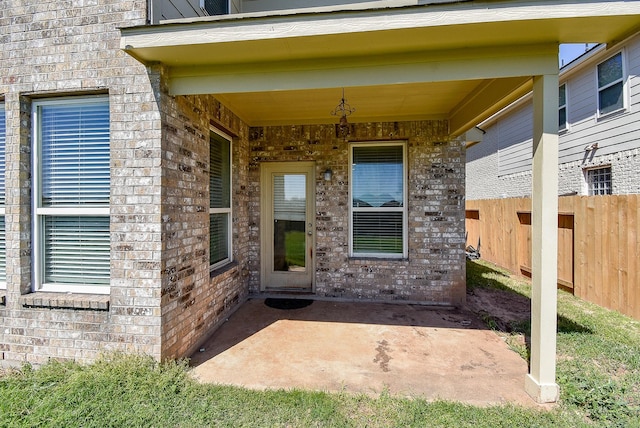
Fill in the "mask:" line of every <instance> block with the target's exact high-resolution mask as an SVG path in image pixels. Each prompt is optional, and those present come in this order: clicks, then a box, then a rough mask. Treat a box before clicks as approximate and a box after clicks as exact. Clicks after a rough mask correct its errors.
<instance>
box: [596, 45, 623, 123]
mask: <svg viewBox="0 0 640 428" xmlns="http://www.w3.org/2000/svg"><path fill="white" fill-rule="evenodd" d="M622 108H624V74H623V66H622V52H619V53H618V54H616V55H614V56H612V57H611V58H609V59H608V60H606V61H604V62H601V63H600V64H598V111H599V113H600V114H601V115H604V114H607V113H612V112H614V111H617V110H620V109H622Z"/></svg>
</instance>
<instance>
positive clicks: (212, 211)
mask: <svg viewBox="0 0 640 428" xmlns="http://www.w3.org/2000/svg"><path fill="white" fill-rule="evenodd" d="M211 132H213V133H215V134H217V135H218V136H220V137H222V138H224V139H225V140H227V141H228V142H229V208H211V207H209V215H211V214H228V215H227V243H228V244H227V245H228V248H229V257H227V258H226V259H223V260H220V261H219V262H217V263H214V264H212V265H210V266H209V272H211V271H214V270H216V269H219V268H221V267H223V266H225V265H227V264H229V263H231V262H232V261H233V239H232V238H233V230H232V225H233V222H232V218H233V137H231V136H230V135H228V134H227V133H225V132H222V131H221V130H219V129H217V128H211ZM209 242H211V237H209ZM209 251H211V248H209Z"/></svg>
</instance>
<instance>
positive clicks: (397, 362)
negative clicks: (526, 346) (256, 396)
mask: <svg viewBox="0 0 640 428" xmlns="http://www.w3.org/2000/svg"><path fill="white" fill-rule="evenodd" d="M191 364H192V365H193V366H194V367H193V373H194V375H195V376H196V377H197V378H198V379H199V380H200V381H202V382H212V383H219V384H229V385H237V386H243V387H248V388H256V389H292V388H297V389H312V390H321V391H346V392H355V393H365V394H370V395H378V394H380V393H382V392H385V391H386V392H389V393H390V394H393V395H405V396H413V397H421V398H426V399H445V400H453V401H461V402H466V403H469V404H475V405H491V404H504V403H514V404H521V405H527V406H535V403H534V401H533V400H531V399H530V398H529V396H528V395H527V394H526V393H525V392H524V379H525V374H526V373H527V363H526V362H525V361H524V360H522V359H521V358H520V357H519V356H518V355H517V354H516V353H515V352H513V351H511V350H509V349H508V347H507V345H506V344H505V343H504V341H503V340H502V339H500V338H499V337H498V336H497V335H496V334H495V333H494V332H492V331H490V330H487V329H486V327H485V326H484V324H483V323H482V322H481V321H480V320H479V319H478V318H477V316H476V315H474V314H473V313H471V312H469V311H467V310H457V309H447V308H433V307H424V306H418V305H407V304H385V303H365V302H354V303H346V302H335V301H322V300H316V301H314V302H313V303H312V304H311V305H310V306H307V307H305V308H301V309H290V310H283V309H275V308H272V307H269V306H267V305H266V304H265V300H264V299H251V300H249V301H247V302H246V303H245V304H244V305H243V306H242V307H241V308H240V309H239V310H238V311H237V312H236V313H234V314H233V315H232V316H231V317H230V318H229V320H228V321H227V322H226V323H225V324H224V325H223V326H222V327H221V328H220V329H218V330H217V331H216V332H215V333H214V334H213V335H212V337H210V338H209V339H208V340H207V342H206V343H205V344H204V345H203V346H202V349H201V350H200V352H196V353H195V354H194V355H193V356H192V358H191Z"/></svg>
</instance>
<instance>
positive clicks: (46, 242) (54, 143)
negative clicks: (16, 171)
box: [33, 97, 111, 293]
mask: <svg viewBox="0 0 640 428" xmlns="http://www.w3.org/2000/svg"><path fill="white" fill-rule="evenodd" d="M34 118H35V121H34V122H35V132H34V135H35V141H34V151H33V153H34V165H36V166H37V167H36V168H34V174H35V176H34V191H33V197H34V206H35V220H34V221H35V227H34V232H35V233H34V245H35V248H37V251H36V252H35V253H36V254H35V255H34V261H35V265H36V269H35V277H36V281H35V283H36V287H37V288H38V289H39V290H43V291H76V292H82V293H108V292H109V280H110V241H111V240H110V233H109V224H110V218H109V192H110V154H109V151H110V135H109V102H108V99H107V98H106V97H91V98H80V99H63V100H49V101H39V102H36V103H34Z"/></svg>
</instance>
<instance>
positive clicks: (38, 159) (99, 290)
mask: <svg viewBox="0 0 640 428" xmlns="http://www.w3.org/2000/svg"><path fill="white" fill-rule="evenodd" d="M96 103H106V104H107V105H109V103H110V100H109V96H108V95H89V96H74V97H62V98H50V99H42V100H36V101H34V102H33V104H32V110H31V112H32V120H33V122H32V137H31V147H32V158H31V162H32V192H31V193H32V195H31V203H32V236H33V238H32V239H33V241H32V242H33V254H32V260H33V278H32V290H33V291H34V292H37V291H43V292H76V293H83V294H109V293H110V284H106V285H99V284H95V283H94V284H91V283H84V284H75V283H73V284H72V283H50V282H49V283H48V282H45V281H44V279H45V267H46V264H45V236H46V234H45V219H46V217H47V216H49V217H53V216H57V217H107V218H109V219H110V205H111V201H110V198H109V201H107V203H106V204H101V205H99V206H91V205H88V206H83V205H69V206H63V207H44V206H42V205H43V204H42V191H43V159H42V158H43V155H42V146H43V141H42V126H41V123H40V121H41V107H42V106H52V105H67V106H69V105H81V104H96ZM109 139H111V114H109ZM109 158H111V147H109ZM110 192H111V162H110V161H109V193H110ZM109 223H110V220H109ZM110 236H111V234H110V232H109V240H110ZM109 264H111V254H109Z"/></svg>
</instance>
